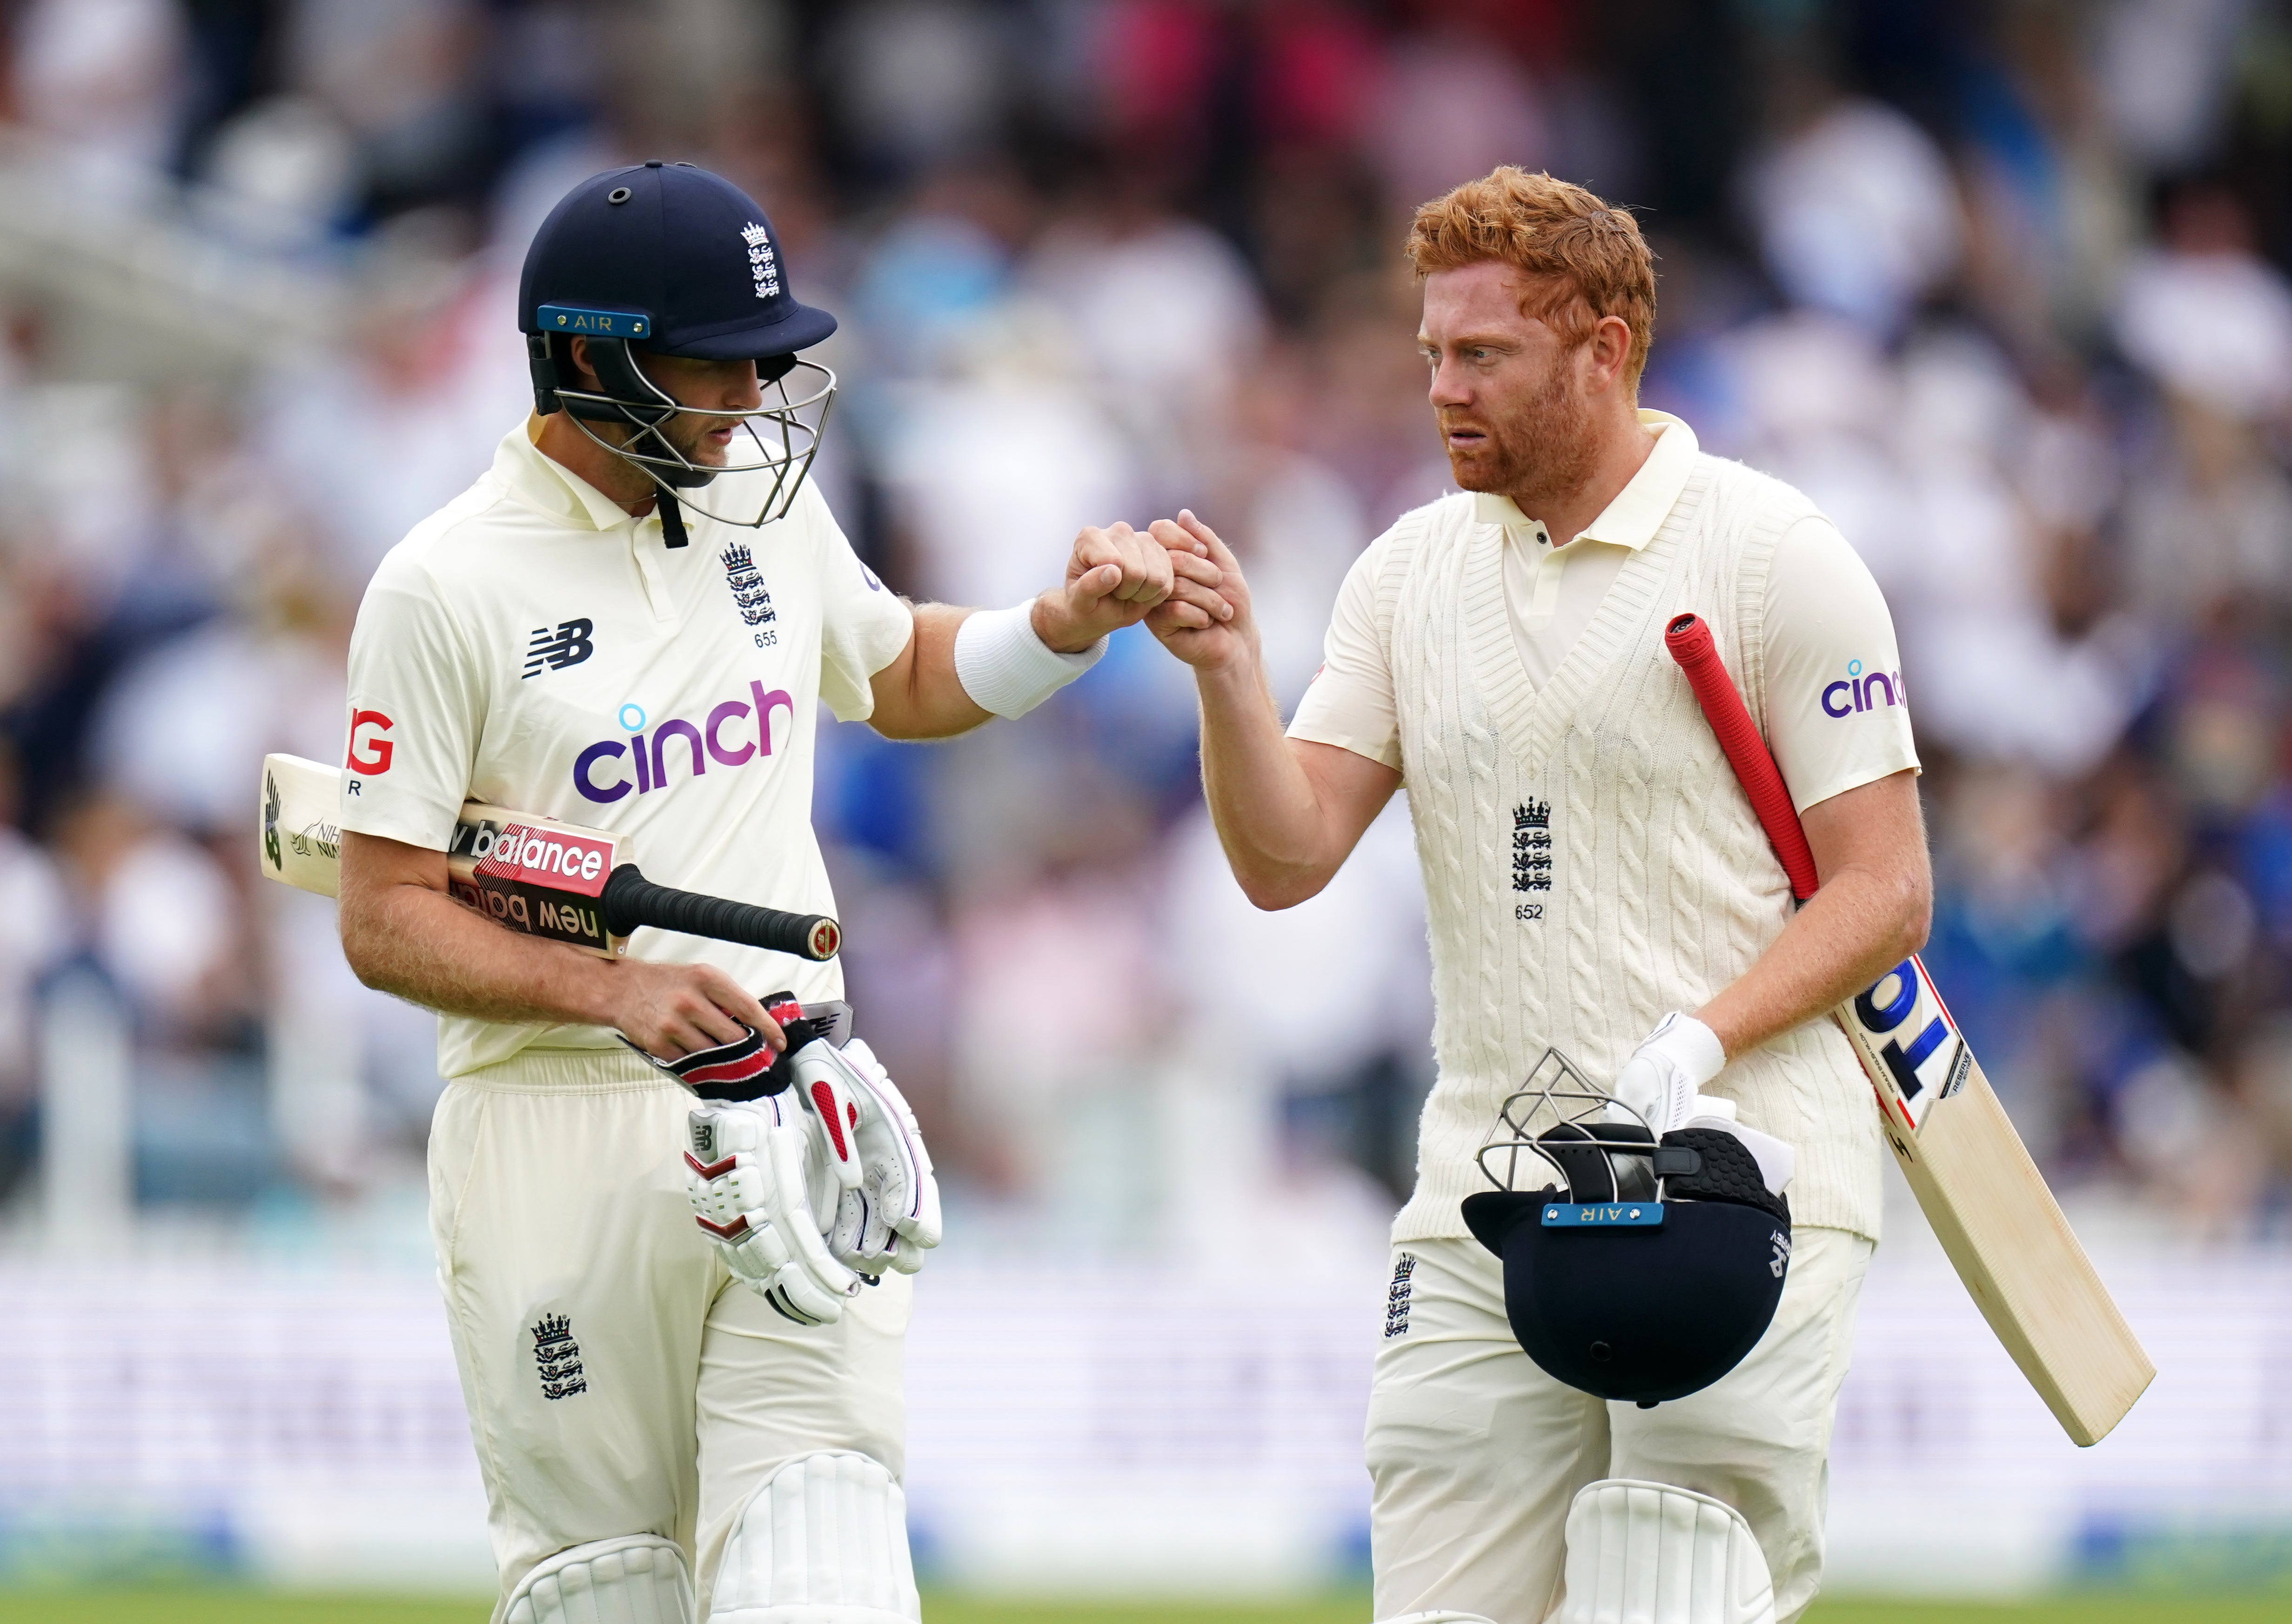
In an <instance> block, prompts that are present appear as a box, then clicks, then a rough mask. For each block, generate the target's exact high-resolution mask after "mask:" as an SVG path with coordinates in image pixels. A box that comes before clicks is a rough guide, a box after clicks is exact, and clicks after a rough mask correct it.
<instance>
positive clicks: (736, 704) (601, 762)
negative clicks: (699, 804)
mask: <svg viewBox="0 0 2292 1624" xmlns="http://www.w3.org/2000/svg"><path fill="white" fill-rule="evenodd" d="M748 694H749V697H750V698H751V699H753V700H754V701H755V704H754V705H753V706H751V704H750V703H749V701H748V700H746V699H728V700H726V701H725V702H724V703H722V704H720V705H718V706H717V707H716V708H715V709H714V710H713V711H711V712H708V718H707V720H706V721H704V722H700V723H698V724H695V723H692V722H689V721H686V720H684V719H683V718H682V717H681V716H672V717H670V718H669V719H668V720H666V721H665V722H663V723H661V725H660V726H659V727H658V728H654V729H653V730H652V740H651V742H650V744H647V742H646V740H645V735H644V729H645V713H644V712H643V710H642V708H640V707H639V706H636V705H634V704H628V705H623V706H622V707H621V717H620V720H621V726H623V727H624V728H628V729H629V736H628V737H627V738H626V739H625V740H623V739H599V740H598V741H597V742H596V743H595V744H592V745H590V746H589V747H588V748H587V749H586V750H585V751H583V752H581V753H580V754H579V755H577V756H576V757H574V759H573V787H574V788H575V789H577V790H578V791H580V792H581V794H582V797H583V799H585V800H593V801H597V802H600V803H604V802H609V801H616V800H619V799H620V798H621V797H622V796H624V795H625V794H627V793H628V792H629V791H630V790H631V789H634V790H635V791H636V792H637V793H638V794H640V795H650V794H651V793H652V792H653V791H655V790H665V789H666V788H667V787H668V769H669V768H670V766H671V765H672V764H673V763H674V761H675V760H677V759H678V758H679V757H681V756H682V753H683V752H677V755H676V756H672V755H671V754H670V753H669V748H668V742H669V741H670V740H671V739H682V740H683V741H684V742H685V743H686V744H688V745H690V747H691V752H692V773H691V776H693V777H695V778H698V776H700V775H701V774H703V773H705V772H706V771H707V770H708V763H709V762H710V761H711V760H714V761H717V762H719V763H721V764H722V765H723V766H725V767H745V766H747V764H748V763H749V762H750V761H752V760H757V759H758V758H760V757H763V756H769V755H770V754H771V753H772V729H771V713H772V710H773V707H774V706H778V707H779V709H781V710H784V711H786V712H787V713H788V720H790V721H794V720H795V699H793V698H792V697H790V695H789V694H788V691H787V689H786V688H773V689H771V691H770V692H766V691H765V688H764V685H763V683H761V682H751V683H749V684H748ZM748 716H753V717H754V718H755V729H756V736H755V738H754V739H753V740H747V739H737V740H736V738H735V736H734V735H733V733H732V732H731V728H732V727H733V725H735V724H737V723H738V721H739V720H740V719H741V718H743V717H748ZM624 760H625V765H626V767H627V768H629V769H631V770H633V771H634V773H635V775H636V778H635V782H634V784H632V783H631V782H630V780H629V779H628V778H626V777H625V776H624V777H615V778H613V779H610V780H609V781H606V782H602V783H601V782H599V780H598V775H599V774H600V773H602V772H608V771H611V772H618V771H619V770H620V769H621V763H622V762H623V761H624ZM607 762H612V763H614V764H615V765H614V766H612V767H607V766H606V765H605V764H606V763H607Z"/></svg>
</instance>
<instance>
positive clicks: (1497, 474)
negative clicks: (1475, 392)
mask: <svg viewBox="0 0 2292 1624" xmlns="http://www.w3.org/2000/svg"><path fill="white" fill-rule="evenodd" d="M1582 347H1583V346H1582V345H1581V344H1575V345H1570V347H1569V348H1568V349H1567V350H1565V351H1563V352H1562V355H1561V357H1560V359H1559V361H1558V362H1557V363H1556V364H1555V365H1554V367H1553V369H1552V373H1551V375H1550V376H1549V377H1547V378H1546V379H1545V381H1544V382H1543V384H1542V385H1541V386H1539V387H1538V388H1537V390H1536V392H1535V393H1534V394H1533V395H1531V396H1529V398H1527V400H1525V401H1524V402H1521V403H1519V404H1517V405H1513V404H1512V403H1510V402H1507V403H1505V406H1506V408H1507V409H1505V410H1501V411H1496V412H1490V411H1489V410H1488V409H1487V408H1488V406H1489V405H1490V404H1492V403H1489V402H1488V401H1486V400H1485V399H1483V400H1480V401H1476V402H1474V404H1473V406H1470V407H1465V406H1443V407H1441V408H1440V412H1439V417H1440V424H1441V446H1442V447H1443V448H1444V449H1445V450H1446V451H1447V452H1448V454H1449V470H1450V471H1451V472H1452V473H1453V474H1454V475H1455V476H1456V479H1457V488H1458V489H1459V490H1467V491H1488V492H1492V493H1495V494H1501V495H1505V496H1509V497H1511V498H1512V499H1513V503H1514V504H1515V505H1516V506H1518V507H1519V508H1520V510H1521V511H1522V512H1524V513H1528V514H1530V515H1533V514H1534V513H1535V512H1536V511H1537V509H1538V508H1539V507H1542V506H1546V505H1549V504H1550V502H1552V501H1553V500H1554V499H1556V498H1562V497H1565V496H1566V495H1567V494H1569V493H1570V492H1571V491H1573V490H1575V489H1576V488H1577V486H1580V485H1582V484H1583V483H1584V481H1585V479H1586V478H1587V477H1589V475H1590V473H1591V471H1592V464H1593V462H1594V459H1595V457H1596V455H1597V446H1596V445H1595V444H1594V442H1595V440H1596V438H1597V436H1596V435H1595V433H1594V430H1593V427H1592V413H1591V408H1590V406H1589V404H1588V403H1587V402H1586V400H1585V399H1584V398H1583V396H1582V395H1581V394H1580V393H1578V390H1577V389H1576V379H1575V368H1574V366H1572V365H1571V363H1572V361H1573V359H1574V357H1575V354H1576V351H1577V350H1579V349H1581V348H1582ZM1458 429H1471V430H1477V431H1478V432H1479V433H1480V434H1481V435H1482V436H1483V437H1484V438H1482V439H1481V441H1480V442H1479V443H1478V444H1477V445H1475V446H1470V447H1468V448H1460V447H1459V446H1457V445H1456V444H1455V442H1453V441H1451V440H1450V439H1449V438H1448V436H1449V434H1450V433H1452V432H1453V431H1455V430H1458Z"/></svg>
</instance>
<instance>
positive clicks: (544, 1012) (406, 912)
mask: <svg viewBox="0 0 2292 1624" xmlns="http://www.w3.org/2000/svg"><path fill="white" fill-rule="evenodd" d="M342 932H343V956H344V957H345V958H346V959H348V960H349V961H350V966H351V969H352V970H353V971H355V972H356V973H357V975H358V978H359V980H360V981H362V982H364V983H365V984H366V985H368V986H370V987H373V988H375V990H376V991H378V992H383V993H391V994H393V995H395V996H397V997H399V998H403V999H405V1000H407V1001H408V1002H410V1003H417V1004H420V1005H422V1006H424V1008H426V1009H435V1010H437V1011H439V1012H440V1014H443V1015H464V1016H470V1017H474V1018H476V1019H478V1020H487V1021H529V1022H537V1023H554V1022H569V1023H575V1024H579V1025H612V1024H613V1017H612V1014H611V1011H612V1009H613V1008H614V1001H613V998H612V993H613V990H614V989H613V985H612V977H613V976H614V975H615V973H616V972H617V971H618V970H619V969H621V966H619V965H618V964H617V963H615V962H614V961H611V960H608V959H600V958H596V957H594V956H593V955H591V954H588V953H580V952H578V951H577V950H575V949H573V948H570V947H567V946H565V945H563V944H561V943H557V942H546V941H543V940H541V939H539V938H538V937H529V936H520V935H518V934H516V933H515V932H513V931H510V930H505V929H503V928H502V927H501V926H499V925H496V924H495V923H494V922H493V921H491V920H488V919H487V918H485V917H483V916H482V915H480V914H479V913H477V912H473V911H472V910H471V909H469V908H465V907H464V906H463V905H462V904H460V903H457V902H456V901H455V900H454V899H453V898H452V897H451V896H448V895H447V894H446V893H445V892H443V891H433V890H431V889H429V888H427V887H424V886H417V885H383V886H373V887H367V888H357V889H353V888H349V887H345V888H344V890H343V898H342Z"/></svg>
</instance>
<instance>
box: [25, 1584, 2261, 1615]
mask: <svg viewBox="0 0 2292 1624" xmlns="http://www.w3.org/2000/svg"><path fill="white" fill-rule="evenodd" d="M2288 1612H2292V1605H2288V1603H2287V1601H2286V1598H2285V1597H2283V1596H2221V1597H2202V1598H2173V1597H2166V1596H2106V1595H2095V1596H2062V1597H2056V1598H2053V1599H2049V1600H2045V1601H2037V1602H2026V1603H2014V1604H1973V1603H1959V1602H1859V1601H1846V1600H1842V1601H1835V1602H1821V1603H1818V1604H1816V1605H1815V1608H1814V1610H1813V1611H1812V1612H1810V1613H1809V1614H1808V1615H1807V1619H1806V1624H2283V1620H2285V1618H2286V1617H2287V1615H2288ZM924 1616H925V1617H926V1618H927V1619H928V1620H930V1621H931V1624H990V1620H991V1621H992V1624H1368V1602H1367V1601H1366V1600H1365V1599H1363V1598H1362V1597H1360V1596H1332V1597H1328V1598H1327V1599H1324V1600H1320V1601H1310V1602H1293V1603H1266V1604H1239V1603H1229V1604H1216V1603H1207V1602H1206V1603H1198V1604H1196V1603H1180V1602H1134V1603H1113V1602H1071V1603H1062V1602H1043V1601H1024V1602H1005V1601H997V1600H992V1599H987V1598H981V1597H978V1596H932V1597H931V1598H930V1599H929V1600H928V1601H927V1602H925V1604H924ZM485 1618H486V1604H484V1603H483V1602H467V1601H463V1602H456V1601H406V1600H391V1599H387V1598H382V1597H375V1596H282V1595H278V1594H275V1593H271V1592H266V1591H259V1590H238V1589H226V1588H214V1589H204V1588H173V1589H165V1590H100V1591H98V1590H20V1591H0V1624H484V1620H485Z"/></svg>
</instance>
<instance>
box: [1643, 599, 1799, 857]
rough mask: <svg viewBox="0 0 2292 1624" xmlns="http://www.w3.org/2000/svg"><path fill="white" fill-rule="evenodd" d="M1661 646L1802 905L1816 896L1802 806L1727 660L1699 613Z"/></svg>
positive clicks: (1672, 629)
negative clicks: (1683, 680)
mask: <svg viewBox="0 0 2292 1624" xmlns="http://www.w3.org/2000/svg"><path fill="white" fill-rule="evenodd" d="M1663 646H1664V647H1666V648H1667V649H1669V650H1670V651H1671V657H1672V658H1673V659H1675V660H1676V661H1677V662H1678V663H1679V669H1680V670H1681V671H1683V672H1685V673H1686V676H1687V686H1688V687H1691V688H1692V689H1694V690H1695V697H1696V701H1697V703H1699V704H1701V705H1702V707H1703V716H1704V720H1706V721H1708V722H1709V723H1710V724H1711V731H1712V733H1713V735H1714V736H1715V737H1716V738H1717V739H1718V741H1719V748H1720V749H1721V750H1722V751H1723V752H1726V756H1727V761H1728V765H1730V766H1731V767H1732V768H1734V769H1735V777H1736V780H1737V781H1738V782H1739V783H1740V784H1742V786H1743V793H1744V794H1746V795H1747V796H1749V797H1750V799H1751V810H1752V811H1754V812H1755V813H1757V814H1758V815H1759V823H1760V825H1761V826H1762V827H1763V828H1764V829H1765V830H1766V832H1767V840H1769V842H1770V843H1771V844H1772V845H1773V847H1774V848H1775V856H1777V857H1778V858H1779V859H1780V861H1781V863H1782V865H1783V872H1784V873H1785V874H1786V875H1787V876H1788V877H1789V880H1790V888H1791V895H1792V896H1796V897H1797V898H1798V900H1799V901H1801V902H1804V901H1805V900H1806V899H1807V898H1808V897H1810V896H1813V895H1814V888H1815V884H1816V880H1815V872H1814V853H1813V852H1812V850H1811V849H1810V848H1808V846H1807V843H1806V831H1805V830H1804V829H1802V828H1801V827H1800V826H1799V821H1798V808H1796V807H1794V806H1792V805H1791V798H1790V788H1789V786H1788V784H1784V783H1783V776H1782V774H1781V773H1780V771H1778V770H1777V769H1776V768H1775V759H1774V757H1773V756H1771V755H1770V754H1768V753H1767V742H1766V740H1765V739H1763V738H1762V737H1761V736H1760V735H1759V726H1758V724H1757V723H1756V722H1755V721H1753V720H1751V712H1749V710H1748V709H1747V708H1746V707H1745V705H1744V703H1743V696H1742V695H1740V694H1738V693H1737V692H1736V691H1735V684H1734V682H1733V680H1732V679H1731V678H1729V676H1728V675H1727V664H1726V662H1725V661H1723V660H1722V659H1721V658H1720V657H1719V649H1718V646H1717V645H1716V644H1715V642H1714V641H1713V640H1712V637H1711V628H1710V627H1709V626H1707V625H1706V624H1705V623H1704V622H1703V617H1702V616H1701V615H1679V616H1678V617H1677V618H1675V619H1674V620H1673V622H1672V623H1671V624H1670V625H1669V626H1668V627H1667V628H1666V629H1665V631H1664V634H1663Z"/></svg>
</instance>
